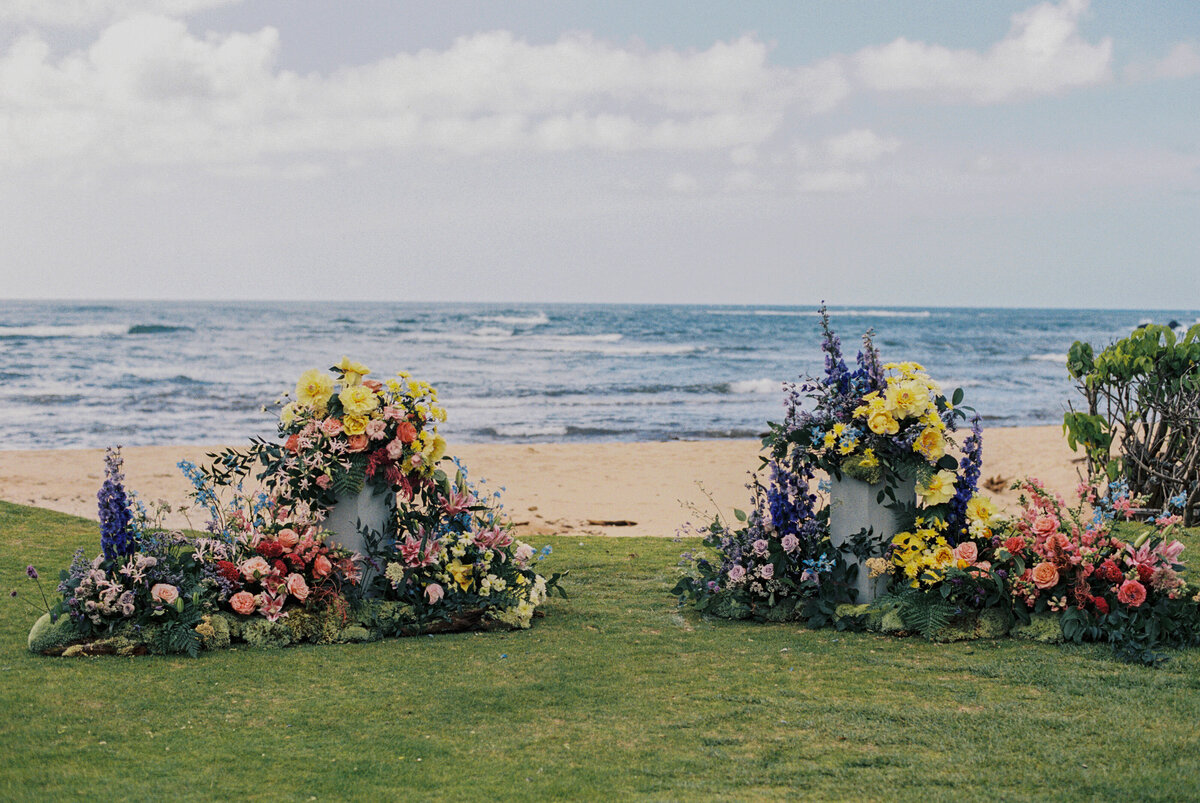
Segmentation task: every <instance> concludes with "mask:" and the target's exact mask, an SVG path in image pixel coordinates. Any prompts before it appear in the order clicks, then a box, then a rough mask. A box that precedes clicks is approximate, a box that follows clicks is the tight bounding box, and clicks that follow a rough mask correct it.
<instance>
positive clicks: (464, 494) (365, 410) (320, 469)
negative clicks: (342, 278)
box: [29, 359, 561, 655]
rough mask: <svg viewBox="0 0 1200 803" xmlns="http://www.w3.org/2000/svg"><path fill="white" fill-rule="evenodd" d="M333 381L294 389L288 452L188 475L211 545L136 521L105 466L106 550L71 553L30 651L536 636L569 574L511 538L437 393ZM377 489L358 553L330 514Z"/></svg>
mask: <svg viewBox="0 0 1200 803" xmlns="http://www.w3.org/2000/svg"><path fill="white" fill-rule="evenodd" d="M332 371H333V373H334V375H335V377H334V378H330V377H328V376H326V375H323V374H320V373H319V372H315V371H310V372H307V373H306V374H305V375H304V376H303V377H302V378H301V381H300V382H299V383H298V386H297V394H296V395H297V398H296V399H295V400H293V401H290V402H288V403H287V404H285V405H284V407H283V411H282V415H281V420H280V433H281V435H282V436H283V438H284V443H283V444H282V445H280V444H270V443H266V442H264V441H256V442H254V444H253V445H252V447H251V448H250V449H248V450H245V451H240V452H239V451H236V450H227V451H225V452H222V453H220V454H215V455H211V457H212V458H213V459H214V462H213V464H212V465H211V466H209V467H207V468H199V467H197V466H195V465H192V464H191V463H187V462H186V461H185V462H183V463H181V464H180V467H181V468H182V469H183V471H184V474H185V475H186V476H187V477H188V478H189V479H190V480H191V481H192V483H193V485H194V491H193V494H192V495H193V498H194V500H195V502H196V503H197V504H198V505H200V506H201V507H204V508H207V509H208V512H209V522H208V525H207V533H206V534H204V535H185V534H183V533H181V532H175V533H169V534H168V533H164V532H162V531H161V529H160V528H158V527H157V526H156V522H154V521H152V520H150V518H149V517H148V516H147V514H146V512H145V510H144V508H143V507H141V506H137V508H136V509H131V507H130V504H129V498H128V495H127V494H126V492H125V490H124V485H123V477H122V476H121V475H120V471H119V468H120V458H119V456H118V455H117V453H116V452H112V453H110V458H109V476H108V479H107V480H106V481H105V485H104V488H103V489H102V490H101V493H100V510H101V521H102V529H103V532H104V535H103V539H102V544H103V548H104V552H103V554H101V555H100V556H99V557H97V558H96V559H95V560H93V561H90V562H89V561H86V560H85V559H84V558H83V556H82V555H77V556H76V560H75V562H74V563H73V564H72V566H71V568H70V569H69V570H68V571H66V572H64V573H63V582H62V584H61V585H60V587H59V590H60V592H61V593H62V595H63V598H62V600H61V601H60V602H58V603H57V604H56V605H55V606H53V607H52V608H50V610H49V611H48V612H47V614H46V615H45V616H43V617H42V619H40V620H39V621H38V623H37V624H36V625H35V626H34V630H33V631H32V632H31V633H30V642H29V645H30V649H31V650H34V651H36V652H47V653H54V654H77V653H88V654H95V653H103V652H120V653H139V652H146V651H152V652H186V653H189V654H192V655H195V654H197V653H198V652H199V650H200V649H202V648H217V647H225V646H229V644H230V643H231V642H233V641H237V640H240V641H244V642H246V643H249V644H251V645H255V646H284V645H287V644H294V643H298V642H305V641H309V642H324V643H328V642H337V641H363V640H370V639H375V638H382V637H387V636H395V635H414V634H418V633H430V632H438V631H452V630H467V629H490V628H527V627H529V626H530V624H531V622H532V620H533V618H534V616H535V615H538V614H539V613H540V611H538V608H539V607H540V606H541V605H542V604H543V603H544V602H545V601H546V599H547V598H548V596H549V594H550V592H551V591H553V590H558V591H559V592H560V593H561V589H560V588H558V582H559V579H560V577H561V575H559V574H553V575H551V576H549V577H545V576H543V575H541V574H539V573H538V572H537V570H536V563H537V562H538V561H540V560H541V559H543V558H545V557H546V555H547V554H549V548H548V547H547V548H546V549H545V550H543V551H542V552H540V553H539V552H535V550H534V548H533V547H532V546H530V545H528V544H524V543H522V542H520V541H518V540H517V539H516V538H514V537H513V535H512V533H511V531H510V530H511V525H510V524H509V523H508V522H507V521H506V520H505V518H504V516H503V513H502V507H501V505H500V501H499V494H491V495H489V496H485V495H483V494H482V493H481V492H480V491H479V489H477V488H476V487H475V486H473V485H472V484H471V483H470V482H468V480H467V473H466V469H465V468H463V467H462V466H461V465H460V464H458V463H457V462H451V461H447V460H444V459H443V458H444V452H445V448H446V447H445V442H444V441H443V440H442V439H441V438H440V437H439V436H438V435H437V434H436V422H438V421H441V420H444V418H445V412H444V411H443V410H442V409H441V408H440V407H438V406H437V405H436V398H437V393H436V391H435V390H434V389H433V388H432V387H431V386H429V385H427V384H425V383H422V382H417V381H414V380H412V379H410V378H409V377H408V376H407V375H404V374H401V375H399V377H398V378H397V379H393V380H389V381H387V382H384V383H380V382H372V381H370V380H365V381H364V379H363V378H364V377H365V376H366V375H367V374H369V373H370V372H369V370H368V369H367V368H366V367H365V366H362V365H360V364H359V363H354V362H351V361H349V360H347V359H343V360H342V362H341V364H339V365H337V366H334V368H333V369H332ZM256 465H257V466H258V467H259V468H261V471H260V472H259V473H258V474H257V477H256V478H257V479H258V480H259V481H260V482H261V483H262V487H263V491H262V492H261V493H257V494H249V493H246V492H244V491H243V490H242V486H243V482H244V480H245V479H246V478H247V476H248V475H249V474H250V472H251V471H252V470H253V469H254V467H255V466H256ZM447 466H451V467H453V469H454V470H453V476H449V475H448V474H447V470H446V468H447ZM367 485H374V486H376V490H377V491H378V492H379V493H380V494H382V495H384V496H385V497H386V498H388V499H389V500H390V499H394V500H395V504H394V505H392V506H390V507H389V508H387V516H386V520H385V521H382V522H380V526H379V528H377V529H374V528H369V527H365V528H363V530H364V531H365V532H364V533H363V534H364V535H365V536H366V541H365V543H364V548H363V551H361V552H353V551H351V550H349V549H346V548H344V547H343V546H341V544H342V543H345V538H344V534H338V533H331V532H329V531H328V529H327V523H328V522H327V521H326V514H327V513H328V511H329V509H330V506H331V505H332V504H333V503H334V502H335V501H336V500H337V499H338V495H339V493H345V492H350V493H354V492H356V491H361V490H362V489H363V488H364V487H365V486H367ZM31 571H32V568H31ZM35 575H36V572H33V574H31V576H35Z"/></svg>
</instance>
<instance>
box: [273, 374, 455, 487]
mask: <svg viewBox="0 0 1200 803" xmlns="http://www.w3.org/2000/svg"><path fill="white" fill-rule="evenodd" d="M330 372H331V373H332V376H331V375H330V374H328V373H324V372H321V371H318V370H316V369H313V370H309V371H305V372H304V374H302V375H301V376H300V379H299V381H297V383H296V388H295V399H293V400H291V401H288V402H287V403H286V404H284V405H283V409H282V410H281V412H280V418H279V434H280V437H281V438H283V440H284V443H283V445H282V447H280V446H276V445H269V444H265V443H260V444H258V445H257V452H258V456H259V458H260V459H261V460H262V461H263V462H264V463H265V464H266V466H267V472H266V475H265V476H264V480H265V481H266V482H267V484H268V487H271V488H280V489H281V490H282V492H283V494H284V495H286V496H287V497H288V498H289V499H294V500H297V501H305V502H308V503H310V504H313V505H316V506H322V507H326V506H328V505H330V504H332V503H333V501H334V499H335V498H336V497H337V496H338V495H339V494H347V493H357V492H358V491H359V490H361V489H362V488H363V487H364V485H367V484H369V485H371V486H373V487H376V488H379V489H386V490H389V491H399V492H402V493H404V494H406V495H408V496H411V495H412V494H413V492H414V490H415V489H416V488H417V486H419V485H420V484H421V483H422V482H424V481H426V480H428V478H429V477H430V476H431V475H432V474H433V472H434V470H435V467H436V465H437V463H438V461H440V460H441V459H442V457H443V456H444V455H445V453H446V441H445V440H444V439H443V438H442V437H441V436H440V435H438V434H437V424H438V423H439V422H441V421H445V420H446V411H445V409H443V408H442V407H440V406H439V405H438V403H437V390H436V389H435V388H434V387H433V386H432V385H430V384H428V383H426V382H422V381H419V380H416V379H413V378H412V377H411V376H410V375H409V374H408V373H406V372H401V373H399V374H397V376H396V377H394V378H390V379H387V380H386V381H383V382H380V381H377V380H374V379H368V378H367V377H368V376H369V375H370V374H371V370H370V369H369V368H367V367H366V366H364V365H362V364H361V363H358V362H354V361H352V360H350V359H349V358H347V357H343V358H342V360H341V362H340V363H338V364H337V365H335V366H333V367H332V368H330Z"/></svg>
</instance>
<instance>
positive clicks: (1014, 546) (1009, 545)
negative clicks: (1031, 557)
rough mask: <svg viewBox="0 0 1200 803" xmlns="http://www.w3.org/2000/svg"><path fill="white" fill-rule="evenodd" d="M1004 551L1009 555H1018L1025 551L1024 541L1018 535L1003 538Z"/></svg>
mask: <svg viewBox="0 0 1200 803" xmlns="http://www.w3.org/2000/svg"><path fill="white" fill-rule="evenodd" d="M1004 549H1005V551H1007V552H1008V554H1010V555H1020V554H1021V552H1023V551H1024V550H1025V539H1024V538H1022V537H1021V536H1019V535H1014V536H1011V537H1009V538H1005V539H1004Z"/></svg>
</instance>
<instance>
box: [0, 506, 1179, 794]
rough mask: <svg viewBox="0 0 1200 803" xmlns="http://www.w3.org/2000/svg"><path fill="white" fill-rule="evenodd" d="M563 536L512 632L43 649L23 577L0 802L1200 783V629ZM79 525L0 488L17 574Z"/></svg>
mask: <svg viewBox="0 0 1200 803" xmlns="http://www.w3.org/2000/svg"><path fill="white" fill-rule="evenodd" d="M1192 540H1193V542H1195V540H1196V539H1194V538H1193V539H1192ZM546 541H547V542H549V543H551V544H553V546H554V554H553V556H552V557H551V558H550V559H549V560H548V561H547V562H546V565H547V566H548V567H549V568H552V569H555V570H561V569H566V568H569V569H570V570H571V576H570V578H569V580H568V583H567V588H568V590H569V591H570V593H571V595H572V596H571V599H570V600H567V601H563V600H558V599H556V600H554V601H553V602H551V603H550V604H549V606H548V608H547V614H548V615H547V617H546V618H545V619H541V620H538V621H537V622H536V623H535V625H534V628H533V629H532V630H531V631H526V632H520V633H492V634H462V635H444V636H436V637H422V638H412V639H399V640H392V641H386V642H380V643H374V644H355V645H338V646H321V647H318V646H313V647H299V648H293V649H288V650H279V651H254V650H244V649H243V650H237V651H228V652H221V653H209V654H205V655H204V656H202V657H201V658H200V659H198V660H189V659H186V658H161V657H144V658H112V657H106V658H90V659H60V658H43V657H39V656H34V655H30V654H29V653H28V652H26V650H25V636H26V634H27V632H28V629H29V627H30V625H31V624H32V622H33V620H34V619H35V618H36V614H35V613H34V612H33V611H32V610H30V609H29V608H27V607H25V606H24V605H21V604H20V603H19V601H17V600H8V599H5V604H4V605H2V606H0V701H2V702H0V705H2V706H3V708H2V715H0V756H3V757H2V758H0V799H4V800H32V799H38V800H46V799H67V798H80V797H100V796H104V797H107V798H113V799H122V798H139V799H140V798H148V797H151V796H153V797H163V798H178V799H185V800H187V799H198V800H209V799H225V798H244V799H250V800H274V799H312V798H316V799H362V800H366V799H371V800H380V799H417V800H426V799H444V800H464V799H496V798H508V799H529V798H539V799H542V798H552V799H555V798H557V799H562V798H572V799H575V798H585V799H612V798H638V799H654V800H664V799H666V800H681V799H781V798H785V797H787V798H814V799H842V798H845V799H855V800H972V799H1003V800H1026V799H1031V800H1033V799H1036V800H1046V799H1053V800H1100V799H1138V800H1145V799H1158V800H1186V799H1198V798H1200V728H1198V727H1197V722H1200V651H1190V652H1187V653H1182V654H1179V655H1177V657H1175V658H1174V659H1173V660H1172V661H1170V662H1169V663H1167V664H1166V665H1165V666H1164V667H1162V668H1160V669H1148V668H1145V667H1140V666H1132V665H1127V664H1121V663H1117V662H1115V661H1114V660H1113V659H1112V658H1111V657H1110V651H1109V649H1108V648H1107V647H1105V646H1085V647H1074V646H1070V647H1048V646H1041V645H1034V644H1030V643H1027V642H1017V641H1012V640H1001V641H998V642H975V643H971V644H961V643H960V644H951V645H937V644H929V643H925V642H923V641H920V640H917V639H894V638H889V637H885V636H879V635H874V634H839V633H836V632H832V631H808V630H805V629H803V628H801V627H798V626H797V625H794V624H780V625H765V624H747V623H735V622H724V621H709V620H704V619H701V618H700V617H698V616H696V615H695V614H694V613H691V612H689V611H680V610H679V609H677V608H676V606H675V603H674V600H673V599H671V597H670V596H669V595H668V594H667V589H668V588H669V587H670V585H671V583H672V582H673V577H674V568H673V567H674V563H675V560H676V556H677V555H678V553H679V552H680V551H681V549H682V547H681V545H680V544H679V543H675V542H672V541H670V540H668V539H650V538H642V539H604V538H585V539H581V538H578V537H574V538H562V537H559V538H550V539H546ZM538 545H539V546H540V543H539V544H538ZM78 546H85V547H87V548H88V549H89V550H98V548H99V537H98V535H97V532H96V525H95V523H94V522H88V521H86V520H83V519H77V518H72V517H69V516H63V515H59V514H56V513H51V512H48V511H44V510H38V509H34V508H28V507H20V506H17V505H11V504H7V503H0V589H3V590H4V592H5V593H7V591H8V590H9V589H12V588H17V589H19V590H20V591H21V592H22V594H23V595H24V596H26V597H30V596H32V595H33V594H35V593H36V592H35V589H34V586H33V583H31V582H30V581H28V580H26V579H25V577H24V568H25V565H26V564H27V563H34V564H36V565H37V566H38V567H39V569H41V570H42V572H43V575H44V576H56V574H57V570H58V568H59V567H60V566H65V565H66V563H67V561H68V559H69V557H70V554H71V552H73V551H74V549H75V548H76V547H78Z"/></svg>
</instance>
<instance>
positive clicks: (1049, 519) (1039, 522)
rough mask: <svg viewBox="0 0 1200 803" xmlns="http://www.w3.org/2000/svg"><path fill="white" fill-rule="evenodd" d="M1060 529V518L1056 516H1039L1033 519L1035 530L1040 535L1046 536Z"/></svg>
mask: <svg viewBox="0 0 1200 803" xmlns="http://www.w3.org/2000/svg"><path fill="white" fill-rule="evenodd" d="M1057 529H1058V519H1056V518H1054V516H1046V515H1042V516H1038V517H1037V518H1036V519H1034V520H1033V532H1034V534H1035V535H1037V536H1039V537H1042V538H1044V537H1046V536H1047V535H1049V534H1050V533H1052V532H1054V531H1055V530H1057Z"/></svg>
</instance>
